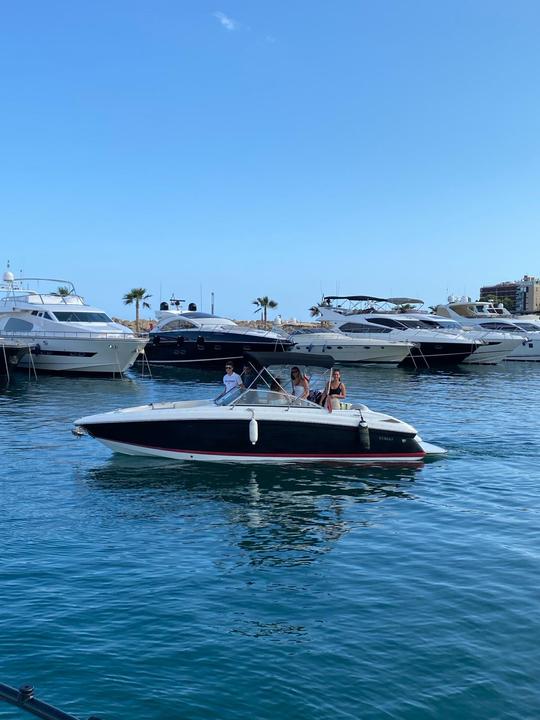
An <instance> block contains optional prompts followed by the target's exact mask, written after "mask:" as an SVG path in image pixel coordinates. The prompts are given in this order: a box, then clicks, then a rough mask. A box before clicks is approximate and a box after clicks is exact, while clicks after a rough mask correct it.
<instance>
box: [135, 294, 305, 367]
mask: <svg viewBox="0 0 540 720" xmlns="http://www.w3.org/2000/svg"><path fill="white" fill-rule="evenodd" d="M180 302H181V301H175V300H174V299H171V301H170V304H169V303H166V302H163V303H161V306H160V310H159V311H158V312H157V313H156V319H157V320H158V324H157V325H156V327H155V328H153V329H152V330H151V332H150V342H149V343H148V345H147V347H146V349H145V352H144V354H145V362H148V364H149V365H151V366H152V367H159V366H173V367H187V368H209V369H212V368H219V369H222V367H223V363H224V362H225V360H232V361H238V360H241V359H242V358H243V356H244V353H246V352H258V351H263V352H266V351H271V352H283V351H285V350H290V349H291V348H292V346H293V343H292V341H291V340H289V339H288V338H287V337H286V336H284V335H283V334H281V333H277V332H274V331H271V330H258V329H256V328H252V327H244V326H242V325H238V324H237V323H235V322H234V320H229V319H228V318H224V317H219V316H217V315H212V314H209V313H204V312H198V311H197V309H196V306H195V305H194V304H191V305H190V306H189V307H190V308H192V309H190V310H189V309H188V310H183V309H181V307H180V305H179V303H180ZM170 306H172V307H173V308H176V309H171V307H170ZM193 308H194V309H193Z"/></svg>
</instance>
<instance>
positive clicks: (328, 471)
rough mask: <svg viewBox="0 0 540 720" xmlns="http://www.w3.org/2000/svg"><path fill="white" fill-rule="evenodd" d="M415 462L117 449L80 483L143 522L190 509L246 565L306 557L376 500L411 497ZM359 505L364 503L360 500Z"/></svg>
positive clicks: (367, 519) (369, 516) (362, 518)
mask: <svg viewBox="0 0 540 720" xmlns="http://www.w3.org/2000/svg"><path fill="white" fill-rule="evenodd" d="M421 469H422V466H415V467H399V468H388V467H376V466H375V467H364V468H359V467H328V466H324V467H320V466H289V465H282V466H274V467H271V466H256V467H253V466H251V467H250V466H230V465H226V464H221V465H220V464H214V463H208V464H191V463H181V464H171V463H170V462H162V461H159V460H141V458H129V457H122V456H117V457H113V458H112V459H110V460H109V461H108V462H107V464H106V465H104V466H102V467H99V468H95V469H93V470H90V471H88V472H87V473H85V476H84V478H83V479H84V481H85V483H86V484H87V486H88V487H89V488H90V489H92V490H95V491H96V492H99V493H104V494H105V495H108V496H110V495H111V494H112V495H113V496H114V505H115V507H116V509H117V510H118V509H119V505H118V503H119V502H122V497H124V499H125V506H124V507H122V508H121V513H122V515H123V516H124V517H125V516H126V513H127V515H131V516H132V517H135V516H136V517H137V519H139V520H140V519H141V518H144V519H145V520H147V521H148V522H156V521H158V520H163V519H164V518H165V517H169V518H182V517H185V516H187V515H188V514H189V517H190V518H193V517H194V516H195V517H196V516H197V514H200V515H201V518H204V522H205V525H206V526H207V527H210V526H211V525H220V526H225V527H226V532H227V535H228V542H229V543H230V544H231V545H233V546H235V547H237V548H238V549H239V550H240V551H242V553H245V554H246V555H247V557H248V559H249V562H250V563H251V564H253V565H261V564H271V565H283V564H285V565H290V564H303V563H310V562H313V560H315V558H316V557H317V556H318V555H320V554H321V553H326V552H329V551H330V550H331V549H332V548H333V547H334V546H335V544H336V543H337V542H339V541H340V539H341V538H342V537H343V536H344V535H346V534H347V533H348V532H349V530H350V529H351V527H352V525H354V526H355V527H358V526H366V527H367V526H369V525H371V524H372V523H373V522H374V521H375V517H374V515H373V512H372V511H371V508H368V507H367V506H368V505H369V506H372V505H373V504H374V503H379V502H381V501H383V500H388V499H390V498H391V499H394V500H410V499H413V498H414V495H413V494H412V492H411V484H412V483H413V482H414V480H415V477H416V475H417V473H418V472H420V471H421ZM362 505H366V507H365V508H361V506H362Z"/></svg>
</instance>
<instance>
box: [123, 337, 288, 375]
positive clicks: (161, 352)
mask: <svg viewBox="0 0 540 720" xmlns="http://www.w3.org/2000/svg"><path fill="white" fill-rule="evenodd" d="M292 347H293V343H292V342H290V341H289V340H286V339H283V340H280V341H279V342H276V341H275V340H273V339H272V340H269V339H264V338H262V339H260V340H259V339H255V340H254V339H252V338H249V337H242V338H241V339H240V340H236V341H234V340H233V341H231V340H230V339H229V338H224V339H222V338H220V337H212V338H208V336H205V335H204V334H199V335H197V336H196V337H193V336H191V337H190V336H189V334H188V333H183V334H178V333H161V334H156V335H152V339H151V341H150V342H149V343H148V345H147V346H146V348H145V350H144V356H142V355H140V356H139V358H138V360H137V362H139V363H140V362H145V363H146V362H148V363H149V364H150V365H151V366H152V367H159V366H164V367H186V368H202V369H204V368H207V369H209V370H214V369H219V370H222V369H223V364H224V363H225V361H226V360H233V361H240V360H242V358H243V357H244V355H245V353H246V352H284V351H286V350H290V349H291V348H292Z"/></svg>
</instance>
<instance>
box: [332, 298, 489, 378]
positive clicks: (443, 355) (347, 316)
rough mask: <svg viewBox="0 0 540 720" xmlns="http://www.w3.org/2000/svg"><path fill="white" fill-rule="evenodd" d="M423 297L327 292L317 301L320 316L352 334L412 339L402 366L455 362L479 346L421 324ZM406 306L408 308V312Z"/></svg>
mask: <svg viewBox="0 0 540 720" xmlns="http://www.w3.org/2000/svg"><path fill="white" fill-rule="evenodd" d="M422 304H423V301H422V300H416V299H414V298H377V297H373V296H371V295H341V296H336V295H330V296H327V297H325V298H323V301H322V302H321V303H320V304H319V305H318V310H319V313H320V316H321V318H322V319H323V320H327V321H329V322H330V323H332V325H333V326H334V327H336V328H337V329H338V330H340V331H341V332H344V333H345V334H347V335H351V336H354V337H379V338H381V337H384V338H388V340H401V341H407V342H411V343H413V347H412V348H411V351H410V353H409V355H408V356H407V357H406V358H405V359H404V360H403V361H402V362H401V363H400V365H401V366H402V367H414V368H426V367H429V368H432V367H445V366H452V365H457V364H458V363H461V362H463V361H464V360H465V359H466V358H467V357H468V356H469V355H470V354H471V353H473V352H474V351H475V350H476V349H477V348H478V346H479V343H478V342H477V341H475V340H473V339H471V338H470V337H467V336H466V335H465V334H464V333H461V332H458V333H449V332H440V331H439V330H437V329H436V328H430V327H428V326H426V325H424V324H422V322H421V320H420V319H419V318H418V316H417V315H416V310H417V306H418V305H422ZM405 308H408V309H410V312H407V310H406V309H405Z"/></svg>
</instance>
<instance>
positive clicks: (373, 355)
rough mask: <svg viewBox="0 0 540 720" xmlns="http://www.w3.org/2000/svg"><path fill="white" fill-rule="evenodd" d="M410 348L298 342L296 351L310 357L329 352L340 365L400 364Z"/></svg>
mask: <svg viewBox="0 0 540 720" xmlns="http://www.w3.org/2000/svg"><path fill="white" fill-rule="evenodd" d="M409 350H410V348H409V347H407V346H406V345H405V344H402V345H398V343H395V344H392V343H388V344H387V345H375V344H373V345H369V344H366V345H361V344H358V345H347V343H346V342H343V341H342V342H341V345H340V344H339V343H337V344H334V343H332V344H327V343H326V344H321V343H311V344H305V343H303V342H300V343H298V344H297V345H295V347H294V352H301V353H304V354H305V355H306V357H309V354H310V353H311V352H314V353H328V354H329V355H331V356H332V357H333V358H334V360H335V361H336V362H337V363H339V364H340V365H394V366H395V365H399V363H401V362H403V361H404V360H405V358H406V357H408V355H409Z"/></svg>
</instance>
